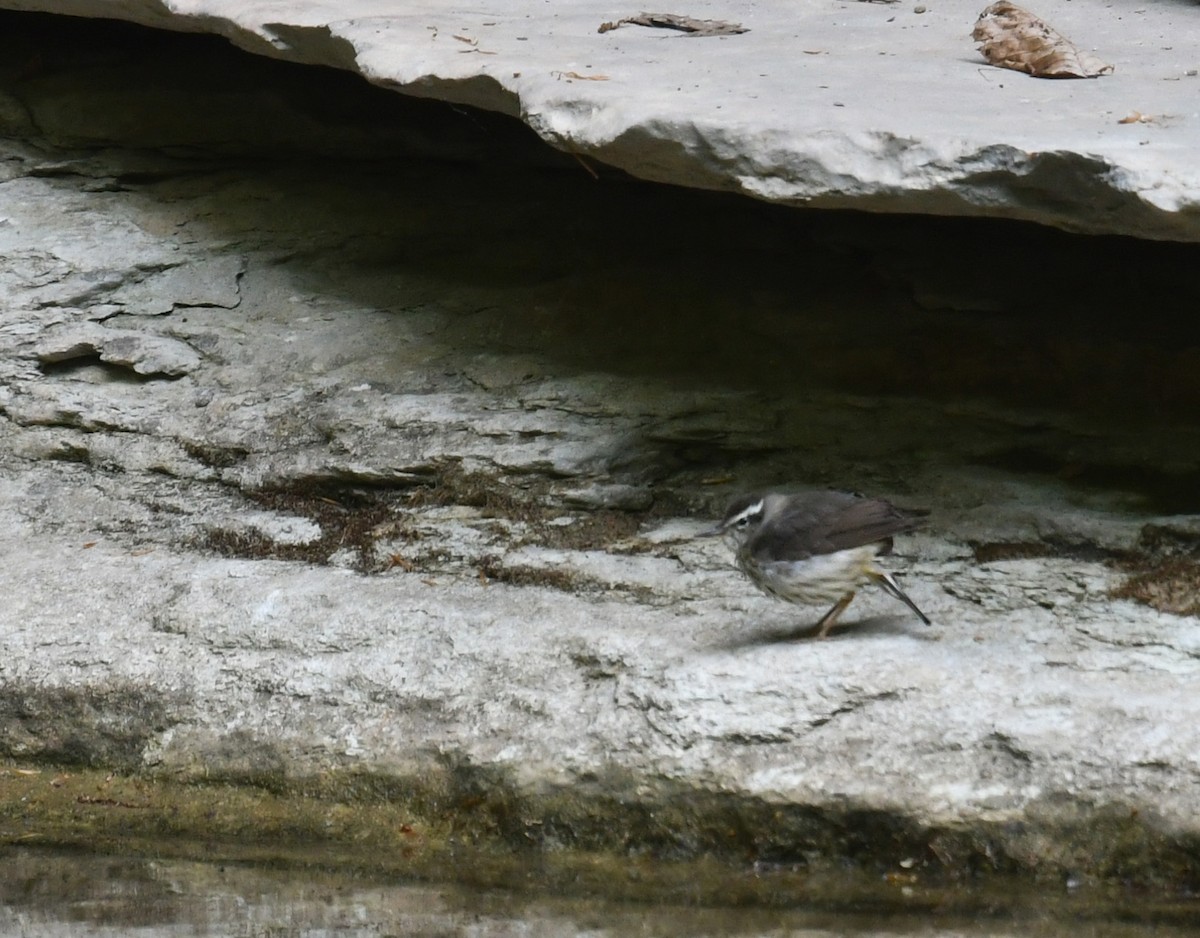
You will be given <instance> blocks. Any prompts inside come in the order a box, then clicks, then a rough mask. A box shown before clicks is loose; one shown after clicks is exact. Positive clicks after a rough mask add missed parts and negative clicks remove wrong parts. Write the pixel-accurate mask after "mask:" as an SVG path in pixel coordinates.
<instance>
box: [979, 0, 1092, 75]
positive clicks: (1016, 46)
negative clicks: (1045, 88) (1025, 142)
mask: <svg viewBox="0 0 1200 938" xmlns="http://www.w3.org/2000/svg"><path fill="white" fill-rule="evenodd" d="M971 37H972V38H973V39H974V40H975V41H976V42H978V43H980V48H979V51H980V52H982V53H983V57H984V58H985V59H987V60H988V61H989V62H990V63H991V64H992V65H995V66H997V67H999V68H1011V69H1016V70H1017V71H1018V72H1028V73H1029V74H1030V75H1032V76H1034V77H1035V78H1095V77H1097V76H1099V75H1106V74H1108V73H1109V72H1111V71H1112V70H1113V67H1112V66H1111V65H1108V64H1107V63H1105V62H1102V61H1101V60H1100V59H1098V58H1096V56H1094V55H1092V54H1091V53H1088V52H1082V51H1080V50H1079V49H1077V48H1076V47H1075V46H1074V45H1073V44H1072V43H1071V42H1069V41H1068V40H1067V39H1066V38H1065V37H1064V36H1062V35H1060V34H1059V33H1058V32H1056V31H1055V30H1053V29H1051V28H1050V27H1049V26H1048V25H1046V23H1044V22H1043V21H1042V20H1040V19H1038V18H1037V17H1036V16H1034V15H1033V14H1032V13H1030V12H1029V11H1028V10H1022V9H1021V8H1020V7H1019V6H1017V5H1016V4H1013V3H1009V2H1008V0H999V2H998V3H993V4H992V5H991V6H989V7H988V8H987V9H986V10H984V11H983V12H982V13H981V14H979V19H978V20H977V21H976V23H975V29H974V31H973V32H972V33H971Z"/></svg>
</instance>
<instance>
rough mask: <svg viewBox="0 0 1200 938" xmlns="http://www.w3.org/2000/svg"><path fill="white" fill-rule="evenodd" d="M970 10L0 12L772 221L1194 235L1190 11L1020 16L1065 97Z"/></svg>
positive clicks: (597, 7)
mask: <svg viewBox="0 0 1200 938" xmlns="http://www.w3.org/2000/svg"><path fill="white" fill-rule="evenodd" d="M984 6H986V4H985V3H983V2H982V0H981V2H980V4H979V6H978V8H976V7H974V6H969V5H964V4H962V3H940V4H939V3H933V4H925V5H920V6H913V5H912V4H908V3H903V4H894V5H893V4H885V3H865V2H851V0H822V2H815V3H769V4H758V3H749V2H745V0H731V2H725V3H719V2H711V0H708V2H701V3H696V4H692V5H690V6H689V7H688V9H687V11H686V12H687V13H688V14H689V15H692V16H696V17H704V18H714V19H721V20H729V21H736V22H740V23H742V24H743V25H744V26H746V27H748V29H749V31H748V32H745V33H742V34H740V35H734V36H722V37H699V38H698V37H690V36H686V35H684V34H682V33H678V32H673V31H670V30H661V29H651V28H646V27H641V26H633V25H627V26H623V27H621V28H619V29H615V30H612V31H609V32H605V33H600V32H599V31H598V30H599V27H600V26H601V24H602V23H605V22H606V21H612V20H614V19H616V18H618V17H619V16H629V15H633V14H634V13H636V12H638V11H637V10H634V9H633V8H632V7H630V8H629V9H627V10H622V9H621V8H620V7H613V6H612V5H611V4H608V3H602V2H598V0H556V2H555V3H552V4H545V3H533V2H519V0H516V2H506V3H503V4H498V5H496V8H495V9H490V8H489V9H484V8H479V7H470V6H461V5H458V4H455V3H452V2H439V0H424V2H420V3H411V2H395V3H388V2H381V0H351V2H337V3H333V2H324V3H323V2H304V0H298V2H291V3H276V2H235V0H189V2H186V3H181V2H173V3H164V2H153V0H103V2H100V0H41V2H39V0H3V2H0V7H3V8H7V9H13V10H45V11H49V12H56V13H66V14H71V15H83V16H103V17H109V18H123V19H128V20H131V21H134V22H138V23H143V24H146V25H149V26H155V27H159V28H167V29H176V30H186V31H197V32H201V31H203V32H214V33H219V34H220V35H223V36H226V37H228V38H229V39H230V40H232V41H233V42H235V43H236V44H238V45H239V46H242V47H243V48H245V49H248V50H250V51H252V52H256V53H260V54H264V55H271V56H277V57H279V58H284V59H289V60H291V61H296V62H305V63H311V64H323V65H331V66H335V67H337V68H343V69H349V70H352V71H355V72H358V73H359V74H361V75H363V76H364V77H365V78H366V79H367V80H368V81H371V82H373V83H376V84H379V85H382V86H384V87H387V88H394V89H395V90H397V91H399V92H403V93H405V94H410V95H419V96H423V97H431V98H440V99H442V100H445V101H452V102H460V103H467V104H472V105H476V106H478V107H482V108H487V109H491V110H496V111H501V112H503V113H506V114H510V115H512V116H514V117H519V118H520V119H521V120H523V121H525V122H526V123H528V124H529V125H530V126H531V127H533V129H534V130H536V131H537V133H538V134H540V135H541V136H542V138H543V139H545V140H546V141H548V142H549V143H551V144H553V145H554V146H556V147H559V148H560V149H563V150H566V151H568V152H571V153H577V154H580V155H582V156H584V157H586V158H588V159H594V160H597V161H600V162H602V163H606V164H608V165H611V166H615V167H619V168H621V169H623V170H626V171H627V172H629V173H631V174H633V175H634V176H637V177H640V178H643V179H650V180H656V181H660V182H669V183H677V184H681V185H688V186H699V187H704V188H712V189H724V190H732V191H737V192H742V193H746V194H749V195H752V196H754V197H756V198H761V199H766V200H769V201H773V202H780V203H784V204H789V205H810V206H818V207H839V208H854V209H860V210H867V211H885V212H892V211H900V212H916V213H932V214H939V215H987V216H996V217H1006V218H1021V219H1029V220H1033V221H1038V222H1042V223H1045V224H1049V225H1054V226H1057V227H1061V228H1066V229H1070V230H1074V231H1082V232H1099V233H1117V234H1130V235H1135V236H1139V237H1147V238H1164V239H1175V240H1185V241H1195V240H1200V222H1197V220H1196V219H1197V217H1198V216H1197V213H1196V208H1197V205H1198V203H1200V195H1198V193H1200V163H1198V162H1197V161H1196V160H1195V159H1194V154H1195V153H1196V152H1197V150H1200V115H1198V112H1197V107H1196V104H1195V101H1196V95H1197V88H1200V76H1198V75H1197V69H1198V68H1200V63H1197V61H1196V60H1195V55H1194V48H1193V43H1191V42H1190V41H1189V40H1188V39H1187V37H1188V36H1190V35H1191V34H1192V33H1193V31H1194V29H1195V25H1194V22H1193V11H1192V10H1190V9H1189V8H1188V7H1187V5H1186V4H1168V3H1158V4H1146V3H1141V2H1137V0H1115V2H1112V3H1108V4H1105V5H1104V6H1102V7H1098V6H1096V5H1094V4H1086V3H1072V2H1070V0H1043V2H1041V3H1040V4H1037V5H1036V8H1035V9H1034V10H1033V12H1035V13H1037V14H1038V15H1039V16H1041V17H1042V18H1043V19H1044V20H1045V21H1047V22H1048V23H1050V24H1051V25H1052V26H1053V27H1054V28H1056V29H1057V30H1058V31H1059V32H1060V33H1063V34H1064V35H1066V36H1067V37H1068V38H1069V39H1071V40H1072V41H1073V42H1074V43H1075V45H1076V46H1078V47H1079V48H1081V49H1083V50H1085V51H1087V50H1095V51H1096V52H1097V53H1098V54H1099V55H1100V57H1101V58H1103V59H1104V60H1105V61H1107V62H1109V63H1112V64H1113V65H1114V66H1115V70H1114V72H1113V73H1112V74H1111V75H1106V76H1104V77H1101V78H1099V79H1095V80H1075V81H1072V80H1047V79H1035V78H1030V77H1028V76H1026V75H1024V74H1021V73H1018V72H1014V71H1008V70H1003V69H998V68H993V67H990V66H988V65H987V64H986V63H985V62H984V60H983V59H982V57H981V56H980V55H979V53H978V52H977V51H976V49H975V44H974V42H973V41H972V40H971V29H972V26H973V25H974V21H975V19H976V17H977V16H978V15H979V13H980V12H982V10H983V8H984ZM918 9H920V10H921V11H922V12H917V10H918ZM1123 121H1125V122H1123Z"/></svg>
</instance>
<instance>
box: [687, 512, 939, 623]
mask: <svg viewBox="0 0 1200 938" xmlns="http://www.w3.org/2000/svg"><path fill="white" fill-rule="evenodd" d="M921 523H922V516H921V513H920V512H914V511H906V510H904V509H901V508H897V507H896V506H895V505H893V504H891V503H890V502H887V501H884V500H883V499H882V498H866V497H865V496H862V495H851V494H847V493H845V492H819V491H818V492H803V493H798V494H793V495H789V494H784V493H781V492H766V493H756V494H753V495H743V496H741V497H739V498H735V499H734V500H733V501H732V502H730V504H729V507H728V508H727V509H726V511H725V517H724V518H723V519H722V520H721V522H720V524H718V525H717V526H716V527H715V528H712V529H711V530H710V531H707V532H705V533H706V534H714V535H715V534H721V535H726V536H727V537H728V538H729V539H731V540H732V541H733V543H734V546H735V549H736V551H737V565H738V566H739V567H740V568H741V569H742V572H743V573H745V574H746V576H748V577H750V579H751V580H753V581H754V584H755V586H757V587H758V588H759V589H761V590H762V591H763V592H765V593H770V594H771V595H772V596H775V597H777V598H779V599H782V600H785V601H787V602H790V603H833V608H832V609H830V610H829V611H828V612H827V613H825V615H823V616H822V617H821V618H820V620H819V621H818V622H817V628H818V629H819V632H818V637H820V638H824V637H825V636H826V635H828V634H829V630H830V629H831V628H833V625H834V623H835V622H836V621H837V619H838V616H840V615H841V614H842V613H843V612H845V611H846V607H847V606H849V605H850V603H851V602H852V601H853V600H854V594H855V593H856V592H857V591H858V590H859V589H860V588H861V587H863V586H865V585H867V584H870V583H874V584H875V585H877V586H880V587H882V588H883V589H884V591H886V592H887V593H888V594H890V595H891V596H894V597H896V599H898V600H900V601H901V602H902V603H904V604H905V605H906V606H908V608H909V609H911V610H912V611H913V612H915V613H916V615H917V618H919V619H920V620H921V621H922V622H924V623H925V624H926V625H929V619H928V618H927V617H926V616H925V613H923V612H921V610H920V609H918V608H917V605H916V603H914V602H913V601H912V600H911V599H909V598H908V597H907V596H906V595H905V594H904V591H903V590H902V589H900V587H899V586H898V585H897V584H896V581H895V580H894V579H892V577H891V575H890V574H888V573H887V572H885V571H884V570H881V569H879V567H877V566H876V565H875V558H876V557H878V556H879V555H881V554H887V553H890V552H891V549H892V538H893V537H894V536H895V535H897V534H905V533H907V532H909V531H912V530H913V529H915V528H916V527H918V526H919V525H920V524H921Z"/></svg>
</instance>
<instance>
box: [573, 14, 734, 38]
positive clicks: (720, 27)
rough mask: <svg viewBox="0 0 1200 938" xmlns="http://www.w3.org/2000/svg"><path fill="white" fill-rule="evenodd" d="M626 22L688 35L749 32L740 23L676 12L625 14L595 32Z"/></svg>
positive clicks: (611, 28)
mask: <svg viewBox="0 0 1200 938" xmlns="http://www.w3.org/2000/svg"><path fill="white" fill-rule="evenodd" d="M627 24H628V25H632V26H653V27H657V28H659V29H675V30H678V31H679V32H682V33H687V34H688V35H689V36H736V35H738V34H740V33H748V32H750V30H749V29H747V28H746V27H745V26H743V25H742V24H741V23H727V22H726V21H725V20H698V19H696V18H695V17H694V16H680V15H679V14H678V13H639V14H638V15H637V16H626V17H624V18H623V19H619V20H617V21H616V22H615V23H601V24H600V28H599V29H598V30H597V32H601V33H607V32H611V31H612V30H614V29H619V28H620V27H622V26H625V25H627Z"/></svg>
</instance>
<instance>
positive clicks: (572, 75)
mask: <svg viewBox="0 0 1200 938" xmlns="http://www.w3.org/2000/svg"><path fill="white" fill-rule="evenodd" d="M554 74H555V76H557V77H558V78H574V79H577V80H578V81H608V76H607V75H580V74H579V72H555V73H554Z"/></svg>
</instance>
